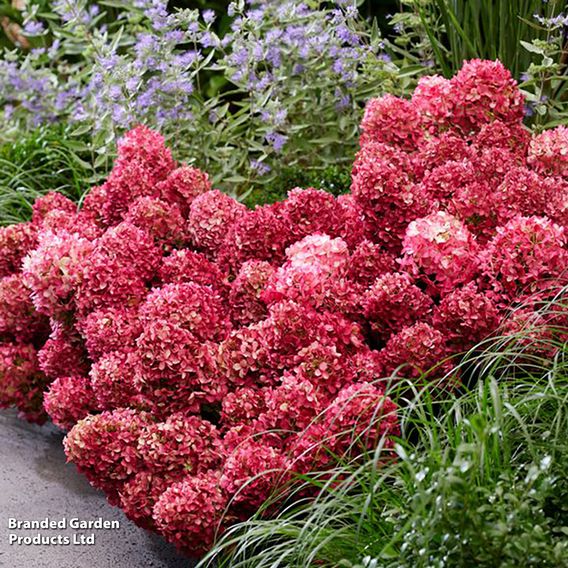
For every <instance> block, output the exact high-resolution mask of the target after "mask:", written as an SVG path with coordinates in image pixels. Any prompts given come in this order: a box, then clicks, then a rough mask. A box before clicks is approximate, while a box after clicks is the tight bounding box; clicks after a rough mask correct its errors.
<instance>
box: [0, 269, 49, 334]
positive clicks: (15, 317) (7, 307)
mask: <svg viewBox="0 0 568 568" xmlns="http://www.w3.org/2000/svg"><path fill="white" fill-rule="evenodd" d="M46 324H47V319H46V318H45V316H42V315H41V314H39V313H38V312H37V311H36V310H35V308H34V306H33V304H32V301H31V298H30V291H29V290H28V289H27V288H26V287H25V286H24V283H23V281H22V275H21V274H12V275H11V276H5V277H4V278H0V338H3V337H6V336H8V337H11V338H13V339H15V340H16V341H21V342H26V341H31V340H32V339H33V338H34V336H36V335H40V336H41V335H43V334H44V333H45V331H46V329H47V325H46Z"/></svg>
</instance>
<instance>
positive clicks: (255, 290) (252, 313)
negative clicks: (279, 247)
mask: <svg viewBox="0 0 568 568" xmlns="http://www.w3.org/2000/svg"><path fill="white" fill-rule="evenodd" d="M273 273H274V267H273V266H272V265H271V264H270V263H269V262H266V261H262V260H248V261H247V262H245V263H244V264H243V265H242V266H241V268H240V270H239V272H238V274H237V276H236V278H235V279H234V280H233V282H232V283H231V291H230V293H229V305H230V307H231V317H232V319H233V322H234V323H235V324H239V325H249V324H251V323H256V322H258V321H260V320H262V319H264V318H265V317H266V316H267V314H268V310H267V308H266V304H265V303H264V302H263V301H262V294H263V292H264V290H265V287H266V285H267V284H268V282H269V280H270V277H271V276H272V274H273Z"/></svg>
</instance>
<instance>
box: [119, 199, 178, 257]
mask: <svg viewBox="0 0 568 568" xmlns="http://www.w3.org/2000/svg"><path fill="white" fill-rule="evenodd" d="M125 221H126V222H129V223H132V224H133V225H135V226H136V227H139V228H141V229H144V230H146V231H147V232H148V233H149V234H150V235H151V236H152V237H154V240H155V241H156V244H161V245H163V246H165V247H166V248H167V249H169V248H172V247H174V246H180V245H182V244H184V242H185V241H186V227H185V221H184V219H183V218H182V216H181V212H180V209H179V207H178V206H177V205H175V204H171V203H167V202H165V201H162V200H161V199H155V198H152V197H140V198H139V199H137V200H136V201H134V203H133V204H132V205H131V206H130V208H129V209H128V213H127V214H126V217H125Z"/></svg>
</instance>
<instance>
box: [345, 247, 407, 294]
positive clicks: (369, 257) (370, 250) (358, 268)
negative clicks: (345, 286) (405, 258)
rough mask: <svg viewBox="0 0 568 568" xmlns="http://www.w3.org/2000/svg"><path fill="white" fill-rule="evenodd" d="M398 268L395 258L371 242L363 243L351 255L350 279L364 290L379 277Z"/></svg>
mask: <svg viewBox="0 0 568 568" xmlns="http://www.w3.org/2000/svg"><path fill="white" fill-rule="evenodd" d="M395 268H396V263H395V260H394V256H392V255H391V254H389V253H388V252H386V251H385V250H383V249H382V247H381V246H380V245H378V244H375V243H373V242H371V241H369V240H364V241H362V242H361V243H360V244H359V245H357V248H356V249H355V250H354V251H353V254H352V255H351V260H350V262H349V272H348V276H349V278H350V279H351V280H352V281H353V282H355V283H356V284H360V285H361V286H363V287H364V288H367V287H369V286H370V285H371V284H372V283H373V282H374V281H375V280H376V279H377V278H378V277H379V276H382V275H383V274H385V273H387V272H392V271H394V269H395Z"/></svg>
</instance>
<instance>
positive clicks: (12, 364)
mask: <svg viewBox="0 0 568 568" xmlns="http://www.w3.org/2000/svg"><path fill="white" fill-rule="evenodd" d="M48 383H49V381H48V379H47V377H46V376H45V375H44V374H43V373H42V372H41V371H40V369H39V365H38V361H37V351H36V349H35V347H34V346H33V345H32V344H28V343H7V342H4V343H1V344H0V408H8V407H10V406H15V407H16V408H17V409H18V410H19V411H20V416H22V417H23V418H25V419H26V420H28V421H30V422H35V423H38V424H43V423H44V422H45V421H46V419H47V415H46V413H45V410H44V409H43V404H42V402H43V392H44V390H45V388H46V387H47V384H48Z"/></svg>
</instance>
